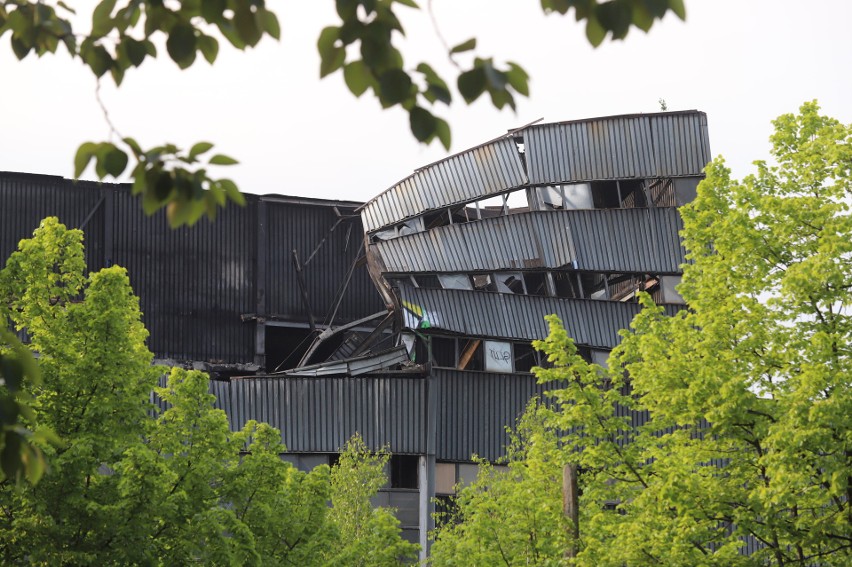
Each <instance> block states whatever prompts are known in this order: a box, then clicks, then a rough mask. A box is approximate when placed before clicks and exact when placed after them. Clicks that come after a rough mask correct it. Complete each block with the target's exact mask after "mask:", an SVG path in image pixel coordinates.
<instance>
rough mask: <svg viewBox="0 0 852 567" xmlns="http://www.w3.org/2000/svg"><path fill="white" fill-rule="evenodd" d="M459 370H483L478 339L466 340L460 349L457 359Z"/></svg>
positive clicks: (480, 342)
mask: <svg viewBox="0 0 852 567" xmlns="http://www.w3.org/2000/svg"><path fill="white" fill-rule="evenodd" d="M458 368H459V370H483V369H484V361H483V355H482V341H481V340H479V339H470V340H468V341H467V342H466V343H465V345H464V348H462V353H461V356H460V357H459V366H458Z"/></svg>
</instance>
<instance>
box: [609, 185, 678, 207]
mask: <svg viewBox="0 0 852 567" xmlns="http://www.w3.org/2000/svg"><path fill="white" fill-rule="evenodd" d="M618 184H619V189H620V190H621V206H622V207H624V208H625V209H632V208H635V207H647V206H648V203H646V202H645V192H644V191H643V190H642V186H643V185H644V184H645V182H644V181H643V180H642V179H625V180H623V181H619V182H618ZM669 186H671V183H669Z"/></svg>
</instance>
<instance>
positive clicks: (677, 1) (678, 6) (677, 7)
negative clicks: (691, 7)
mask: <svg viewBox="0 0 852 567" xmlns="http://www.w3.org/2000/svg"><path fill="white" fill-rule="evenodd" d="M669 6H670V7H671V9H672V12H674V13H675V14H676V15H677V17H678V18H680V19H681V20H686V6H684V4H683V0H669Z"/></svg>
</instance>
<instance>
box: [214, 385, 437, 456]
mask: <svg viewBox="0 0 852 567" xmlns="http://www.w3.org/2000/svg"><path fill="white" fill-rule="evenodd" d="M218 387H221V386H218ZM218 395H219V396H220V398H219V400H218V401H217V407H220V408H221V409H224V410H225V412H226V413H227V414H228V416H229V421H230V424H231V428H232V429H235V430H236V429H239V428H241V427H242V426H243V425H244V424H245V423H246V422H247V421H248V420H250V419H254V420H257V421H263V422H266V423H269V424H270V425H272V426H274V427H276V428H278V429H280V430H281V437H282V440H283V441H284V444H285V445H286V446H287V449H288V450H289V451H293V452H306V453H310V452H318V453H334V452H337V451H338V449H340V448H341V447H342V446H343V445H344V444H345V443H346V441H347V440H348V439H349V438H350V437H351V436H352V435H354V434H355V433H356V432H357V433H360V434H361V435H362V437H363V438H364V442H365V443H366V444H367V445H368V446H369V447H371V448H373V449H378V448H379V447H382V446H385V445H387V446H388V447H389V448H390V450H391V451H392V452H394V453H415V454H416V453H424V452H425V450H426V438H425V431H426V415H425V396H426V381H425V380H424V379H422V378H404V377H364V378H345V377H344V378H292V377H288V378H276V377H259V378H254V377H253V378H240V379H233V380H232V381H231V383H230V385H229V386H228V393H227V396H225V395H222V393H219V394H218Z"/></svg>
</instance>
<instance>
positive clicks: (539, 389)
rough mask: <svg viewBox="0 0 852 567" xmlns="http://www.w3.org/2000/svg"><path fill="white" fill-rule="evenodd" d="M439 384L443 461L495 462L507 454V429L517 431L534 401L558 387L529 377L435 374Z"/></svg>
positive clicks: (439, 453)
mask: <svg viewBox="0 0 852 567" xmlns="http://www.w3.org/2000/svg"><path fill="white" fill-rule="evenodd" d="M432 372H433V374H434V376H435V377H436V378H437V384H438V419H437V444H436V445H437V451H436V455H435V458H436V459H438V460H443V461H470V460H471V456H472V455H473V454H476V455H478V456H479V457H481V458H484V459H488V460H490V461H495V460H497V459H499V458H501V457H503V456H505V454H506V449H505V447H506V445H507V444H508V442H509V436H508V434H507V433H506V427H513V428H514V427H515V425H516V421H517V419H518V417H520V415H521V414H522V413H523V411H524V409H525V408H526V406H527V403H529V401H530V399H531V398H532V397H533V396H540V397H542V398H544V395H543V394H544V392H545V391H547V390H549V389H552V388H553V387H554V385H552V384H548V385H542V384H538V383H537V381H536V378H535V376H532V375H529V374H494V373H490V372H465V371H461V370H446V369H434V370H433V371H432Z"/></svg>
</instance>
